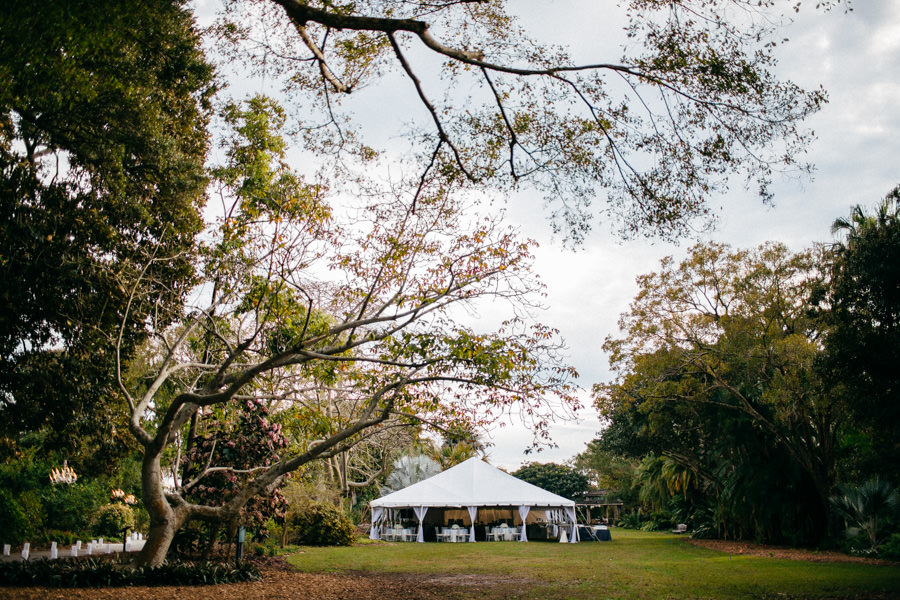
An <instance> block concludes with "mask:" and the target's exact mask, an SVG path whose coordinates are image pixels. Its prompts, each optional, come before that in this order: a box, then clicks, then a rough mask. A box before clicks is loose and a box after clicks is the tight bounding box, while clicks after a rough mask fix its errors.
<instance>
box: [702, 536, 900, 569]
mask: <svg viewBox="0 0 900 600" xmlns="http://www.w3.org/2000/svg"><path fill="white" fill-rule="evenodd" d="M686 541H687V542H688V543H689V544H693V545H694V546H700V547H702V548H709V549H710V550H718V551H719V552H725V553H727V554H732V555H745V556H765V557H769V558H782V559H786V560H806V561H810V562H845V563H864V564H868V565H890V566H897V565H900V563H896V562H890V561H886V560H878V559H875V558H864V557H862V556H850V555H849V554H843V553H841V552H828V551H822V552H820V551H818V550H803V549H800V548H789V547H787V546H768V545H766V544H753V543H750V542H729V541H725V540H694V539H690V538H686Z"/></svg>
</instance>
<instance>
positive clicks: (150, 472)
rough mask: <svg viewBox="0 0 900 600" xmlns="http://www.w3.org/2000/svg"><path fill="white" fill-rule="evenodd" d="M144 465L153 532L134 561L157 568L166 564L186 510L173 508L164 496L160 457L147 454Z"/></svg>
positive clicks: (143, 482)
mask: <svg viewBox="0 0 900 600" xmlns="http://www.w3.org/2000/svg"><path fill="white" fill-rule="evenodd" d="M144 452H145V454H144V459H143V462H142V464H141V488H142V492H143V501H144V508H146V509H147V514H148V515H149V516H150V532H149V534H148V535H147V541H146V543H145V544H144V548H143V550H141V552H140V554H138V557H137V559H135V564H136V565H138V566H149V567H156V566H159V565H161V564H162V563H163V562H164V561H165V560H166V555H167V554H168V552H169V547H170V546H171V545H172V540H173V539H174V538H175V533H176V532H177V531H178V530H179V529H180V528H181V525H182V524H183V523H184V520H185V518H186V517H187V509H186V507H184V506H176V507H173V506H172V505H171V504H169V501H168V499H167V498H166V496H165V492H164V491H163V485H162V468H161V466H160V457H159V455H158V454H150V453H149V451H147V450H145V451H144Z"/></svg>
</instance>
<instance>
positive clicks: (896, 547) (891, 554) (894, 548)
mask: <svg viewBox="0 0 900 600" xmlns="http://www.w3.org/2000/svg"><path fill="white" fill-rule="evenodd" d="M878 558H883V559H885V560H900V533H892V534H891V535H890V536H888V538H887V539H886V540H885V541H884V543H883V544H881V547H880V548H879V549H878Z"/></svg>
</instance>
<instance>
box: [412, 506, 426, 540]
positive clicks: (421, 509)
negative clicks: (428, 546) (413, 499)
mask: <svg viewBox="0 0 900 600" xmlns="http://www.w3.org/2000/svg"><path fill="white" fill-rule="evenodd" d="M413 512H415V513H416V518H417V519H418V520H419V532H418V533H417V534H416V541H417V542H420V543H421V542H424V541H425V536H424V535H423V534H422V521H423V520H424V519H425V513H427V512H428V507H427V506H416V507H414V508H413Z"/></svg>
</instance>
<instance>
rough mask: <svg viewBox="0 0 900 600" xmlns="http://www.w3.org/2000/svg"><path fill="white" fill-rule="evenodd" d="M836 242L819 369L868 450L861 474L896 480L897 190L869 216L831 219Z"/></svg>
mask: <svg viewBox="0 0 900 600" xmlns="http://www.w3.org/2000/svg"><path fill="white" fill-rule="evenodd" d="M833 232H834V233H837V234H840V235H841V239H840V241H838V242H837V243H836V244H835V246H834V247H833V253H832V254H831V257H832V260H831V261H830V265H831V283H830V285H829V286H828V287H827V288H826V289H827V291H826V293H825V294H823V296H822V300H823V302H822V307H823V309H824V314H825V315H826V317H827V318H828V323H829V328H828V335H827V336H826V338H825V347H826V350H827V352H826V354H825V356H824V358H823V361H822V363H823V366H824V367H825V369H826V374H827V377H829V380H830V382H831V383H832V385H833V386H835V388H836V389H838V390H841V391H842V392H843V393H845V394H846V396H847V404H848V407H849V408H850V410H851V411H852V413H853V415H854V425H855V426H856V427H857V428H858V431H859V432H861V433H862V434H863V435H864V438H865V440H866V443H865V444H858V445H860V446H868V448H869V450H868V451H864V452H862V455H863V456H861V458H862V462H861V463H860V468H862V469H863V471H865V472H864V473H857V474H856V475H857V476H860V477H867V476H869V475H873V474H880V475H882V476H886V477H888V478H890V479H892V480H893V481H894V482H896V481H897V480H898V478H900V466H898V464H897V461H896V460H895V458H896V457H897V456H898V452H900V434H898V428H897V427H895V426H894V424H895V423H897V420H898V419H900V369H898V368H897V365H898V364H900V188H896V189H894V190H892V191H891V192H890V193H889V194H888V195H887V196H886V197H885V198H884V200H883V201H882V202H881V204H880V205H878V206H877V207H876V209H875V210H874V211H873V212H871V213H868V212H867V211H866V210H865V209H864V208H862V207H861V206H856V207H854V208H853V210H852V211H851V213H850V215H849V216H848V217H844V218H840V219H837V220H836V221H835V223H834V227H833Z"/></svg>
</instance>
